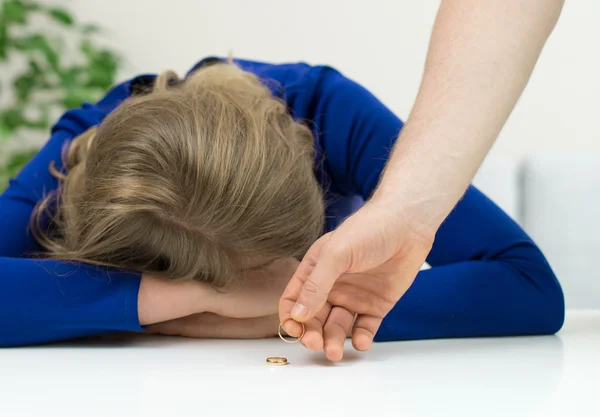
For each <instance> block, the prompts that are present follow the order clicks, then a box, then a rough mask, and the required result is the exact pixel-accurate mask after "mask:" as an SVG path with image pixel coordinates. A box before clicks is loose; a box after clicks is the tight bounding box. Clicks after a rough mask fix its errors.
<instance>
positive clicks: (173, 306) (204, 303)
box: [138, 274, 215, 326]
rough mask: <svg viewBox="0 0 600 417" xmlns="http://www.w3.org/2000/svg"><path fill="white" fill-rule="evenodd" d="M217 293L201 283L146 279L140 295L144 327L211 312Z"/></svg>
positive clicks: (149, 277) (146, 277) (140, 313)
mask: <svg viewBox="0 0 600 417" xmlns="http://www.w3.org/2000/svg"><path fill="white" fill-rule="evenodd" d="M214 293H215V291H214V290H213V289H211V288H210V287H209V286H208V285H203V284H201V283H197V282H173V281H167V280H163V279H160V278H157V277H153V276H150V275H147V274H144V275H143V276H142V281H141V284H140V291H139V295H138V317H139V321H140V325H142V326H147V325H149V324H154V323H160V322H164V321H168V320H174V319H178V318H181V317H186V316H189V315H191V314H196V313H203V312H205V311H209V309H210V303H211V300H213V297H214Z"/></svg>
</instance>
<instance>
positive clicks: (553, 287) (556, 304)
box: [522, 262, 565, 335]
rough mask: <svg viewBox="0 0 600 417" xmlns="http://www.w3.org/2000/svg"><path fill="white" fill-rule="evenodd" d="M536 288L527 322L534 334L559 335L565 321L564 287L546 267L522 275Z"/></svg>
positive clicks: (548, 267)
mask: <svg viewBox="0 0 600 417" xmlns="http://www.w3.org/2000/svg"><path fill="white" fill-rule="evenodd" d="M522 275H524V276H525V277H526V278H527V280H528V281H529V282H531V283H532V284H533V286H534V292H535V294H534V295H533V296H532V297H531V299H530V303H529V308H528V309H527V310H528V311H527V315H528V316H529V320H527V317H525V319H526V320H525V322H529V326H530V330H532V331H531V333H532V334H540V335H549V334H555V333H557V332H558V331H559V330H560V329H561V328H562V326H563V324H564V321H565V296H564V293H563V290H562V287H561V285H560V283H559V281H558V279H557V277H556V275H555V274H554V272H553V271H552V268H550V266H549V265H548V264H547V262H544V265H542V266H541V267H538V268H536V270H535V272H534V273H531V272H528V273H522Z"/></svg>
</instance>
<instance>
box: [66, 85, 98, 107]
mask: <svg viewBox="0 0 600 417" xmlns="http://www.w3.org/2000/svg"><path fill="white" fill-rule="evenodd" d="M100 94H102V92H101V91H99V90H96V89H93V88H85V87H78V88H75V89H72V90H70V91H68V92H67V94H66V95H65V96H64V97H63V98H62V100H61V104H62V105H63V106H65V107H66V108H68V109H72V108H74V107H79V106H81V105H82V104H83V103H84V102H86V101H95V100H96V99H98V96H99V95H100Z"/></svg>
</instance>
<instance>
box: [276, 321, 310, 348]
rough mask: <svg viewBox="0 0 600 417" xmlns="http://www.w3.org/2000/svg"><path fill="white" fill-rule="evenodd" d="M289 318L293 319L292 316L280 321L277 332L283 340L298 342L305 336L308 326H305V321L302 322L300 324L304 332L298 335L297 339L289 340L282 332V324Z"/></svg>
mask: <svg viewBox="0 0 600 417" xmlns="http://www.w3.org/2000/svg"><path fill="white" fill-rule="evenodd" d="M288 320H292V318H290V317H288V318H287V319H284V320H282V321H281V323H279V328H278V329H277V333H278V334H279V338H280V339H281V340H283V341H284V342H285V343H297V342H299V341H301V340H302V338H303V337H304V333H305V332H306V328H305V327H304V323H300V325H301V326H302V334H301V335H300V337H297V338H296V340H287V339H286V338H285V337H283V335H282V334H281V330H282V327H281V326H283V323H285V322H286V321H288Z"/></svg>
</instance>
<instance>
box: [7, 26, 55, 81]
mask: <svg viewBox="0 0 600 417" xmlns="http://www.w3.org/2000/svg"><path fill="white" fill-rule="evenodd" d="M13 46H14V48H15V49H17V50H19V51H39V52H41V53H42V55H43V56H44V57H45V58H46V61H47V62H48V64H49V65H50V67H51V68H52V69H53V70H54V71H55V72H57V73H58V72H60V67H59V63H58V62H59V55H58V52H57V51H56V49H55V48H54V46H53V45H52V44H51V43H50V40H49V39H47V38H45V37H44V36H42V35H29V36H23V37H21V38H16V39H14V40H13Z"/></svg>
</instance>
